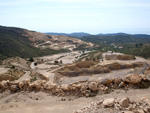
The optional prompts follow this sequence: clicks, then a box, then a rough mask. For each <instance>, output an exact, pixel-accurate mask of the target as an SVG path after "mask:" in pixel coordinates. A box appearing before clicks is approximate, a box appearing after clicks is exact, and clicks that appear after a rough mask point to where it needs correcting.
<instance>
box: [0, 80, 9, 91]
mask: <svg viewBox="0 0 150 113" xmlns="http://www.w3.org/2000/svg"><path fill="white" fill-rule="evenodd" d="M8 82H9V81H6V80H3V81H2V82H0V88H1V89H7V88H8Z"/></svg>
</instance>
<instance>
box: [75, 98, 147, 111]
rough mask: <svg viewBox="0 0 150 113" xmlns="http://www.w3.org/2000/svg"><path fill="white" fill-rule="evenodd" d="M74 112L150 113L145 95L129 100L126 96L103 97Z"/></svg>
mask: <svg viewBox="0 0 150 113" xmlns="http://www.w3.org/2000/svg"><path fill="white" fill-rule="evenodd" d="M120 100H121V102H120ZM74 113H150V101H149V100H148V99H147V98H145V97H143V98H141V99H139V100H137V101H130V99H129V98H128V97H126V98H123V99H119V98H111V99H104V100H101V101H98V102H92V103H91V104H90V105H89V106H85V107H84V108H82V109H80V110H78V111H75V112H74Z"/></svg>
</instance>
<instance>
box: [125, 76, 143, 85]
mask: <svg viewBox="0 0 150 113" xmlns="http://www.w3.org/2000/svg"><path fill="white" fill-rule="evenodd" d="M141 80H142V77H141V76H139V75H136V74H128V75H127V76H125V77H124V78H123V81H124V82H126V83H129V84H139V83H140V82H141Z"/></svg>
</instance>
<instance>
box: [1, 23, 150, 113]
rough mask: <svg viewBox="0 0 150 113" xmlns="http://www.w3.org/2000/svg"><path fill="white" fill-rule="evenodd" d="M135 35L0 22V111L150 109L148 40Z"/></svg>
mask: <svg viewBox="0 0 150 113" xmlns="http://www.w3.org/2000/svg"><path fill="white" fill-rule="evenodd" d="M72 35H75V36H73V37H76V36H79V37H77V38H73V37H71V36H72ZM82 36H83V37H82ZM140 36H144V37H145V38H142V39H141V38H140V37H139V36H136V35H129V34H115V35H114V34H113V35H112V34H110V35H97V36H92V35H90V34H86V33H85V34H83V35H82V33H79V34H78V33H75V34H74V33H72V34H68V35H66V34H63V35H57V34H55V33H54V34H44V33H39V32H35V31H30V30H26V29H22V28H13V27H4V26H0V61H1V64H0V100H1V101H0V113H10V112H11V113H20V112H22V113H27V112H28V113H35V112H36V113H41V112H43V113H150V97H149V93H150V60H149V57H148V56H149V54H147V52H148V51H149V49H148V47H149V41H150V39H149V38H148V36H147V35H146V36H145V35H140ZM122 38H123V39H122ZM128 42H130V43H129V44H127V43H128ZM139 50H140V51H139ZM145 50H146V52H145ZM126 52H127V53H128V52H129V54H127V53H126ZM134 52H135V53H134ZM136 52H137V53H140V54H141V53H142V52H144V54H143V53H142V55H140V54H137V53H136ZM143 55H144V56H146V57H144V58H143V57H141V56H143ZM145 58H147V59H145Z"/></svg>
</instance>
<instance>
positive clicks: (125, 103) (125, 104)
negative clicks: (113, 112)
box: [119, 97, 130, 107]
mask: <svg viewBox="0 0 150 113" xmlns="http://www.w3.org/2000/svg"><path fill="white" fill-rule="evenodd" d="M119 104H120V107H128V106H129V104H130V100H129V98H128V97H126V98H123V99H122V100H121V101H120V103H119Z"/></svg>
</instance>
